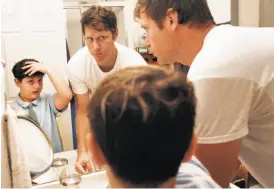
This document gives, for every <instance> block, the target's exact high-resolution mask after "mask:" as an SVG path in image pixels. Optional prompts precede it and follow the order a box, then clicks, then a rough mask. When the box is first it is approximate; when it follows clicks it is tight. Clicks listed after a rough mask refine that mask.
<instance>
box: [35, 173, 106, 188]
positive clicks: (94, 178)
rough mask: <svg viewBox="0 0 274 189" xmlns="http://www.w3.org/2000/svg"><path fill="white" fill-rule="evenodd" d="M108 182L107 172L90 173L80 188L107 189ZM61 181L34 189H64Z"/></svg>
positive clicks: (84, 176) (82, 181) (40, 185)
mask: <svg viewBox="0 0 274 189" xmlns="http://www.w3.org/2000/svg"><path fill="white" fill-rule="evenodd" d="M107 184H108V182H107V178H106V173H105V171H100V172H94V173H89V174H86V175H82V176H81V183H80V188H106V186H107ZM62 187H63V186H61V185H60V184H59V181H54V182H50V183H45V184H39V185H37V186H33V187H32V188H62Z"/></svg>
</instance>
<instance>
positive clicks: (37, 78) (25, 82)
mask: <svg viewBox="0 0 274 189" xmlns="http://www.w3.org/2000/svg"><path fill="white" fill-rule="evenodd" d="M29 62H36V63H38V64H40V63H39V62H38V61H37V60H35V59H23V60H20V61H19V62H17V63H16V64H15V65H14V66H13V68H12V73H13V76H14V82H15V85H16V86H17V87H18V88H19V89H20V97H21V99H22V100H24V101H28V102H32V101H34V100H35V99H37V98H38V97H39V95H40V93H41V91H42V89H43V77H44V73H41V72H35V73H34V74H32V75H31V76H29V75H28V74H25V72H27V71H28V69H24V67H25V66H27V64H28V63H29Z"/></svg>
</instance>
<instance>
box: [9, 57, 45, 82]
mask: <svg viewBox="0 0 274 189" xmlns="http://www.w3.org/2000/svg"><path fill="white" fill-rule="evenodd" d="M26 62H37V63H39V62H38V61H37V60H35V59H23V60H20V61H19V62H17V63H16V64H15V65H14V66H13V68H12V73H13V76H14V77H15V78H16V79H18V80H19V81H20V82H21V81H22V79H24V78H25V77H30V76H29V75H26V74H25V72H26V71H27V70H28V69H25V70H23V69H22V68H23V67H24V66H25V63H26ZM36 76H38V77H40V76H44V74H43V73H42V72H35V73H34V74H33V75H32V76H31V77H36Z"/></svg>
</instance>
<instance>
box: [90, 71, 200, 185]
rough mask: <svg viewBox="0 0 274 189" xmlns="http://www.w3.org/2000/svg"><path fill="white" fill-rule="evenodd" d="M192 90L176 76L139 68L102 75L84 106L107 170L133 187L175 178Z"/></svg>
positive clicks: (186, 140)
mask: <svg viewBox="0 0 274 189" xmlns="http://www.w3.org/2000/svg"><path fill="white" fill-rule="evenodd" d="M195 104H196V99H195V96H194V89H193V86H192V84H191V83H190V82H188V81H187V80H186V78H185V77H184V74H183V73H181V72H178V71H177V72H176V71H170V70H166V69H162V68H157V67H152V66H143V67H134V68H125V69H121V70H119V71H117V72H116V73H114V74H111V75H109V76H107V77H106V78H105V79H104V80H103V81H102V83H101V84H100V85H99V87H98V88H97V90H96V91H95V93H94V95H93V97H92V99H91V101H90V104H89V120H90V125H91V130H92V132H93V133H94V136H95V139H96V141H97V143H98V144H99V146H100V148H101V149H102V152H103V154H104V156H105V158H106V161H107V162H108V164H109V166H110V167H111V169H112V171H113V172H114V173H115V174H116V176H118V178H120V179H122V181H124V182H125V183H128V184H130V185H132V186H134V187H136V186H137V187H159V186H160V185H161V184H162V183H164V182H166V181H168V180H169V179H170V178H173V177H175V176H176V174H177V172H178V168H179V166H180V164H181V163H182V161H183V158H184V156H185V154H186V153H187V151H188V149H189V146H190V143H191V139H192V136H193V129H194V118H195Z"/></svg>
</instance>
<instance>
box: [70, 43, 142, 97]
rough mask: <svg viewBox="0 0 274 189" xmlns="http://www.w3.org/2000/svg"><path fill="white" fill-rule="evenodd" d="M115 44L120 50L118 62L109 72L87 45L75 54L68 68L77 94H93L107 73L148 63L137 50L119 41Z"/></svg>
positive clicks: (71, 82)
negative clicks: (97, 61)
mask: <svg viewBox="0 0 274 189" xmlns="http://www.w3.org/2000/svg"><path fill="white" fill-rule="evenodd" d="M115 46H116V48H117V51H118V55H117V59H116V63H115V65H114V67H113V69H112V70H111V71H109V72H107V73H106V72H103V71H102V70H101V69H100V67H99V66H98V64H97V63H96V60H95V59H94V57H93V56H92V55H91V54H90V52H89V50H88V48H87V46H85V47H83V48H81V49H80V50H78V51H77V52H76V53H75V55H73V57H72V58H71V59H70V61H69V63H68V70H69V81H70V84H71V86H72V90H73V92H74V93H75V94H84V93H87V92H89V94H90V95H92V93H93V92H94V90H95V89H96V87H97V85H98V84H99V83H100V82H101V81H102V80H103V78H104V77H105V75H106V74H109V73H112V72H114V71H116V70H118V69H121V68H125V67H130V66H141V65H146V61H145V60H144V59H143V57H142V56H141V55H140V54H139V53H138V52H136V51H135V50H133V49H130V48H128V47H126V46H123V45H120V44H118V43H115Z"/></svg>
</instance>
